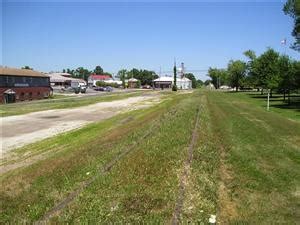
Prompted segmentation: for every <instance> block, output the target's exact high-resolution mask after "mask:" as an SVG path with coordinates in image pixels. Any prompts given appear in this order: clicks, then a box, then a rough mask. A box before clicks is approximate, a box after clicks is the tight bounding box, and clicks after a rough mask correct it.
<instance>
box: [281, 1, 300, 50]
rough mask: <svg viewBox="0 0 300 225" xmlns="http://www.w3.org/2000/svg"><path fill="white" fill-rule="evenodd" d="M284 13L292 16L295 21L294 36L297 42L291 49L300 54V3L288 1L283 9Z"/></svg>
mask: <svg viewBox="0 0 300 225" xmlns="http://www.w3.org/2000/svg"><path fill="white" fill-rule="evenodd" d="M283 11H284V13H285V14H286V15H289V16H291V17H292V18H293V20H294V29H293V31H292V35H293V36H294V37H295V42H294V44H293V45H292V46H291V48H292V49H294V50H296V51H298V52H300V1H299V0H287V2H286V3H285V5H284V7H283Z"/></svg>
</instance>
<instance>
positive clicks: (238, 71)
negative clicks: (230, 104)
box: [227, 60, 246, 91]
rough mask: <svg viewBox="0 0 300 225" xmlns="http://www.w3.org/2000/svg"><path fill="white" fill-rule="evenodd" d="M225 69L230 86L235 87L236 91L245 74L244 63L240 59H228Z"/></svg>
mask: <svg viewBox="0 0 300 225" xmlns="http://www.w3.org/2000/svg"><path fill="white" fill-rule="evenodd" d="M227 70H228V75H229V83H230V85H231V87H235V88H236V91H238V89H239V87H241V86H242V85H243V82H244V78H245V76H246V63H244V62H243V61H241V60H236V61H233V60H230V61H229V63H228V68H227Z"/></svg>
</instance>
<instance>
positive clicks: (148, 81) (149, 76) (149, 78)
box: [117, 68, 158, 85]
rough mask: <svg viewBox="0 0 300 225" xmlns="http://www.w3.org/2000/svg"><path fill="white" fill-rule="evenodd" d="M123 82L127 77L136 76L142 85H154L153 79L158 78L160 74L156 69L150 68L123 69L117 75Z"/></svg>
mask: <svg viewBox="0 0 300 225" xmlns="http://www.w3.org/2000/svg"><path fill="white" fill-rule="evenodd" d="M117 76H118V77H119V78H120V80H122V82H124V81H125V79H130V78H135V79H138V80H139V81H140V82H141V83H140V84H141V85H153V80H154V79H156V78H158V75H157V74H156V73H155V72H154V71H150V70H138V69H136V68H133V69H132V70H129V71H128V70H126V69H122V70H120V71H119V72H118V75H117Z"/></svg>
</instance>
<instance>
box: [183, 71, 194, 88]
mask: <svg viewBox="0 0 300 225" xmlns="http://www.w3.org/2000/svg"><path fill="white" fill-rule="evenodd" d="M184 76H185V77H186V78H188V79H190V80H191V81H192V88H196V87H197V80H196V78H195V76H194V74H192V73H186V74H184Z"/></svg>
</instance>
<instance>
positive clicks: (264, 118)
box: [206, 92, 300, 224]
mask: <svg viewBox="0 0 300 225" xmlns="http://www.w3.org/2000/svg"><path fill="white" fill-rule="evenodd" d="M206 95H207V96H208V102H209V104H208V107H209V110H210V112H211V116H212V117H213V118H214V119H213V120H212V126H213V130H214V134H215V138H216V144H217V145H219V149H220V156H221V162H222V164H221V165H223V166H222V167H220V178H221V182H222V183H223V184H224V185H225V187H224V190H223V192H222V193H223V198H224V196H225V198H224V199H222V198H220V206H219V207H220V217H221V223H240V224H244V223H249V224H272V223H279V224H282V223H285V224H296V221H299V218H300V213H299V212H300V210H299V200H300V199H299V187H300V147H299V146H300V138H299V137H300V123H299V122H296V121H293V120H291V119H290V118H296V115H293V113H295V112H294V111H293V110H291V111H290V112H288V111H285V112H282V113H280V114H278V113H277V112H273V111H272V110H271V112H267V111H266V110H265V109H264V108H262V107H260V106H259V103H258V102H254V100H253V99H250V97H249V96H247V95H245V94H244V93H241V94H235V93H218V92H209V93H206ZM255 101H257V100H255ZM256 104H257V105H256ZM226 196H227V197H226ZM221 197H222V196H221Z"/></svg>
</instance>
